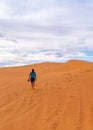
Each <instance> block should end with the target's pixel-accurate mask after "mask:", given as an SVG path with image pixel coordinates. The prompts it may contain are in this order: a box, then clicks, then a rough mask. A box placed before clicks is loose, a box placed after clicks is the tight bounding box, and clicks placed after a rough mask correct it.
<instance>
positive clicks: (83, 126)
mask: <svg viewBox="0 0 93 130" xmlns="http://www.w3.org/2000/svg"><path fill="white" fill-rule="evenodd" d="M32 68H34V69H35V70H36V72H37V81H36V90H32V88H31V85H30V82H27V79H28V74H29V72H30V70H31V69H32ZM0 130H93V63H90V62H84V61H78V60H71V61H68V62H67V63H40V64H34V65H29V66H23V67H7V68H1V69H0Z"/></svg>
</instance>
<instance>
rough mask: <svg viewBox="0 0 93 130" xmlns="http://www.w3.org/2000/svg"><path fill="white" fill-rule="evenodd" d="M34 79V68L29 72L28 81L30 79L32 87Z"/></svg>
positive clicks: (33, 86)
mask: <svg viewBox="0 0 93 130" xmlns="http://www.w3.org/2000/svg"><path fill="white" fill-rule="evenodd" d="M35 80H36V73H35V71H34V69H32V71H31V72H30V74H29V77H28V81H31V86H32V88H33V89H34V88H35Z"/></svg>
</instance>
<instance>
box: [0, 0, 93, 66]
mask: <svg viewBox="0 0 93 130" xmlns="http://www.w3.org/2000/svg"><path fill="white" fill-rule="evenodd" d="M92 15H93V0H47V1H46V0H0V66H4V65H17V64H20V65H21V64H30V63H37V62H43V61H57V62H60V61H61V62H64V61H67V60H69V59H82V60H88V61H93V16H92Z"/></svg>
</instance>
